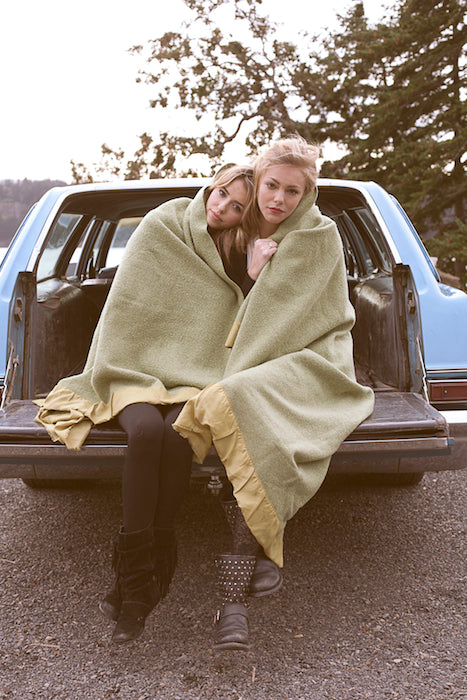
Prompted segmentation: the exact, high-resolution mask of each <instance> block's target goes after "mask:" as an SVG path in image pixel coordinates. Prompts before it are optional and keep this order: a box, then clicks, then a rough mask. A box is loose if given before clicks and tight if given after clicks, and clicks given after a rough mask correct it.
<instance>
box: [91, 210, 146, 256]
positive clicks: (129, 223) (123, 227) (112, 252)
mask: <svg viewBox="0 0 467 700" xmlns="http://www.w3.org/2000/svg"><path fill="white" fill-rule="evenodd" d="M142 218H143V217H142V216H132V217H128V218H125V219H120V221H119V222H118V224H117V226H116V228H115V232H114V235H113V237H112V240H111V241H110V245H109V248H108V251H107V256H106V259H105V264H101V267H116V266H117V265H119V264H120V262H121V259H122V257H123V252H124V250H125V247H126V245H127V243H128V241H129V240H130V237H131V235H132V233H133V232H134V231H135V229H136V228H137V226H138V224H139V222H140V221H141V219H142ZM102 262H103V261H102Z"/></svg>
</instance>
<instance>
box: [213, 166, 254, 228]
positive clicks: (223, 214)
mask: <svg viewBox="0 0 467 700" xmlns="http://www.w3.org/2000/svg"><path fill="white" fill-rule="evenodd" d="M247 199H248V193H247V190H246V187H245V185H244V183H243V180H242V179H241V178H237V179H236V180H233V181H232V182H229V184H228V185H221V186H219V187H215V188H214V189H213V190H212V192H211V194H210V195H209V197H208V200H207V202H206V218H207V220H208V228H209V229H211V230H213V231H222V230H224V229H229V228H235V226H238V224H239V223H240V221H241V220H242V216H243V212H244V210H245V205H246V203H247Z"/></svg>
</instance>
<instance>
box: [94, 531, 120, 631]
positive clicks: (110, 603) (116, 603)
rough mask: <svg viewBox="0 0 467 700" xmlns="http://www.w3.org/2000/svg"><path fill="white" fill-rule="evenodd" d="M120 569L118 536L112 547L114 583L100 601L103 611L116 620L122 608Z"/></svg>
mask: <svg viewBox="0 0 467 700" xmlns="http://www.w3.org/2000/svg"><path fill="white" fill-rule="evenodd" d="M118 569H119V566H118V537H116V538H115V540H114V543H113V549H112V571H113V572H114V574H115V580H114V584H113V586H112V588H111V589H110V591H108V592H107V593H106V594H105V596H104V598H103V599H102V600H101V602H100V603H99V610H100V611H101V613H103V614H104V615H105V616H106V617H108V618H109V620H113V621H114V622H116V621H117V620H118V616H119V614H120V608H121V607H122V598H121V595H120V590H119V586H118Z"/></svg>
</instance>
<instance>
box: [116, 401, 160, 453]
mask: <svg viewBox="0 0 467 700" xmlns="http://www.w3.org/2000/svg"><path fill="white" fill-rule="evenodd" d="M118 420H119V423H120V425H121V426H122V428H123V430H124V431H125V432H126V434H127V436H128V443H129V445H133V444H134V443H138V444H139V445H142V446H143V445H151V444H153V443H158V442H160V440H161V438H162V435H163V432H164V419H163V417H162V415H161V412H160V411H159V409H158V408H157V406H153V405H152V404H131V405H130V406H126V408H124V409H123V411H121V413H120V414H119V416H118Z"/></svg>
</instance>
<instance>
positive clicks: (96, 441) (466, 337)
mask: <svg viewBox="0 0 467 700" xmlns="http://www.w3.org/2000/svg"><path fill="white" fill-rule="evenodd" d="M203 184H205V183H204V182H203V181H201V180H186V179H185V180H151V181H147V182H123V183H109V184H93V185H74V186H69V187H62V188H54V189H51V190H50V191H49V192H47V193H46V194H45V195H44V197H43V198H42V199H41V200H40V201H39V202H38V203H37V204H36V205H35V206H34V207H33V209H32V210H31V211H30V212H29V214H28V216H27V217H26V219H25V221H24V222H23V224H22V225H21V227H20V229H19V230H18V232H17V234H16V236H15V238H14V239H13V241H12V243H11V245H10V247H9V249H8V251H7V254H6V256H5V258H4V260H3V262H2V265H1V267H0V329H1V333H2V335H1V336H0V338H1V342H0V377H1V378H2V379H1V384H2V391H3V396H2V404H1V410H0V477H3V478H7V477H18V478H22V479H24V480H25V481H26V483H28V484H29V485H31V486H44V485H47V486H50V485H53V484H54V483H58V482H59V481H60V482H61V481H62V480H63V479H83V478H86V479H88V478H106V477H115V476H118V475H119V473H120V469H121V465H122V459H123V455H124V451H125V449H126V436H125V434H124V433H123V432H122V431H121V430H120V429H118V428H117V427H115V426H112V425H105V426H100V427H96V428H93V429H92V431H91V433H90V436H89V438H88V440H87V442H86V444H85V446H84V447H83V448H82V449H81V450H80V451H77V452H75V451H68V450H67V449H66V448H65V447H64V446H63V445H60V444H54V443H52V442H51V441H50V439H49V438H48V435H47V433H46V432H45V430H44V429H43V428H41V427H40V426H39V425H37V424H36V423H35V422H34V416H35V414H36V411H37V409H36V406H35V405H34V404H33V403H32V402H33V399H35V398H38V397H41V396H44V395H46V394H47V393H48V392H49V391H50V389H51V388H52V387H53V386H54V385H55V383H56V382H57V381H58V380H59V379H60V378H61V377H64V376H67V375H71V374H75V373H77V372H79V371H80V370H81V369H82V367H83V365H84V361H85V359H86V354H87V350H88V347H89V344H90V341H91V337H92V334H93V331H94V328H95V325H96V323H97V320H98V318H99V314H100V311H101V309H102V307H103V304H104V302H105V299H106V296H107V293H108V290H109V288H110V285H111V284H112V279H113V276H114V274H115V271H116V269H117V266H118V264H119V261H120V259H121V256H122V254H123V251H124V248H125V245H126V243H127V241H128V239H129V237H130V236H131V234H132V232H133V231H134V230H135V228H136V226H137V225H138V223H139V221H140V220H141V218H142V217H143V216H144V215H145V214H146V213H147V212H148V211H150V210H151V209H153V208H154V207H156V206H157V205H158V204H160V203H162V202H164V201H166V200H168V199H170V198H173V197H179V196H189V197H193V196H194V195H195V193H196V192H197V191H198V189H199V188H200V187H201V186H202V185H203ZM318 184H319V198H318V204H319V206H320V208H321V210H322V211H323V213H324V214H326V215H328V216H329V217H331V218H332V219H334V221H335V222H336V224H337V226H338V229H339V232H340V234H341V237H342V244H343V248H344V253H345V259H346V263H347V276H348V285H349V294H350V298H351V301H352V303H353V305H354V307H355V310H356V323H355V327H354V330H353V339H354V357H355V367H356V372H357V377H358V379H359V381H360V382H362V383H364V384H368V385H370V386H371V387H372V388H373V389H374V391H375V395H376V404H375V410H374V412H373V414H372V416H370V418H368V419H367V420H366V421H364V422H363V423H362V424H361V425H360V426H359V427H358V428H357V429H356V430H355V431H354V432H353V433H352V434H351V435H350V436H349V437H348V438H347V439H346V440H345V441H344V443H343V444H342V445H341V447H340V448H339V450H338V452H337V453H336V455H335V456H334V457H333V459H332V462H331V467H330V471H331V473H378V474H384V475H387V479H388V480H390V481H391V482H392V483H399V484H413V483H417V482H418V481H419V480H420V479H421V477H422V476H423V473H424V472H425V471H437V470H443V469H462V468H464V467H465V466H466V464H467V461H466V458H467V295H466V294H465V293H464V292H462V291H460V290H458V289H454V288H452V287H448V286H446V285H444V284H442V283H441V281H440V279H439V276H438V273H437V272H436V270H435V268H434V266H433V264H432V262H431V261H430V258H429V257H428V254H427V252H426V250H425V248H424V246H423V244H422V243H421V241H420V239H419V238H418V236H417V234H416V232H415V230H414V229H413V227H412V225H411V223H410V221H409V219H408V217H407V215H406V214H405V212H404V211H403V209H402V208H401V206H400V205H399V204H398V203H397V201H396V200H395V199H394V198H393V197H392V196H390V195H389V194H388V193H387V192H385V191H384V190H383V189H382V188H381V187H379V186H378V185H377V184H375V183H373V182H358V181H344V180H330V179H322V180H320V181H319V183H318ZM222 474H223V471H222V466H221V465H220V463H219V461H218V458H217V456H216V454H215V453H214V451H213V452H212V453H211V454H210V455H209V457H208V458H207V460H206V463H205V464H204V465H193V476H194V477H203V478H204V477H210V478H211V482H212V483H213V484H214V485H215V484H216V483H218V482H219V478H220V477H222Z"/></svg>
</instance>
